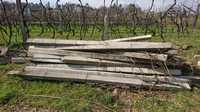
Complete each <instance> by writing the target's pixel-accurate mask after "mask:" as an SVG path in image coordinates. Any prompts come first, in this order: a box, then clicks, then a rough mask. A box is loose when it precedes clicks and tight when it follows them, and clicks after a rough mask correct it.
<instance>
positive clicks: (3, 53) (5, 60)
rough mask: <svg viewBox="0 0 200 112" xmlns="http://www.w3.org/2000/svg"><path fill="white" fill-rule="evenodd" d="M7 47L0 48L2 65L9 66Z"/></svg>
mask: <svg viewBox="0 0 200 112" xmlns="http://www.w3.org/2000/svg"><path fill="white" fill-rule="evenodd" d="M7 51H8V48H7V47H1V46H0V64H7V63H8V62H9V60H8V58H7Z"/></svg>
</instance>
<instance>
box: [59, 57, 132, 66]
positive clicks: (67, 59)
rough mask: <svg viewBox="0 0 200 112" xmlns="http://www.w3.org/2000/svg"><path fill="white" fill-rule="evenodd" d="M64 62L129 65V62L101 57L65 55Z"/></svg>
mask: <svg viewBox="0 0 200 112" xmlns="http://www.w3.org/2000/svg"><path fill="white" fill-rule="evenodd" d="M62 61H63V62H64V63H69V64H80V65H96V66H103V65H106V66H131V65H132V64H131V63H125V62H117V61H109V60H101V59H92V58H86V57H81V56H65V57H64V58H62Z"/></svg>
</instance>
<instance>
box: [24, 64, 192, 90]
mask: <svg viewBox="0 0 200 112" xmlns="http://www.w3.org/2000/svg"><path fill="white" fill-rule="evenodd" d="M22 76H29V77H30V76H31V77H38V78H42V79H44V78H47V79H52V80H56V79H58V80H60V79H61V80H62V79H74V80H83V81H100V82H110V83H122V84H129V85H134V86H155V87H157V86H159V84H161V85H162V86H161V87H166V86H164V85H171V86H174V87H179V88H185V89H191V88H190V85H189V84H188V82H187V80H185V79H181V78H180V79H175V78H173V77H171V78H170V77H163V78H161V77H156V78H155V77H151V76H148V77H147V76H142V77H141V76H138V75H132V74H131V75H130V74H121V73H107V72H96V71H84V70H72V69H60V68H58V69H57V68H53V69H52V68H42V67H26V68H25V74H23V75H22ZM167 79H168V80H167ZM158 80H159V81H158ZM154 81H155V82H159V83H158V85H157V84H155V83H154Z"/></svg>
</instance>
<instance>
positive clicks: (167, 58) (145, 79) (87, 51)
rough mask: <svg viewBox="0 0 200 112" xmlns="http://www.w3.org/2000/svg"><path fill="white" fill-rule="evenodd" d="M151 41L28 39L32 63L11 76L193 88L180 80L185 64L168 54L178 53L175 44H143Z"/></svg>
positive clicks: (129, 39)
mask: <svg viewBox="0 0 200 112" xmlns="http://www.w3.org/2000/svg"><path fill="white" fill-rule="evenodd" d="M149 39H151V35H147V36H138V37H129V38H122V39H115V40H107V41H83V40H58V39H29V40H28V41H27V44H28V45H29V46H30V47H29V49H28V57H27V59H29V61H30V62H31V63H30V64H29V65H27V66H26V67H25V69H24V71H23V72H22V73H20V74H19V73H18V72H11V73H12V74H15V73H17V74H18V75H20V76H23V77H28V78H35V79H46V80H76V81H83V82H87V81H91V82H99V83H109V84H126V85H129V86H134V87H150V88H156V89H158V88H159V89H165V88H176V89H191V87H190V82H191V81H190V80H189V79H187V78H185V77H181V76H182V74H183V72H182V70H183V69H182V67H183V65H184V63H183V62H182V61H180V60H178V59H176V58H174V56H173V55H168V53H169V51H173V50H176V49H175V48H174V46H173V44H171V43H159V42H144V41H146V40H149ZM139 41H140V42H139ZM20 62H21V61H20ZM185 69H187V68H185V67H184V70H185ZM17 74H16V75H17Z"/></svg>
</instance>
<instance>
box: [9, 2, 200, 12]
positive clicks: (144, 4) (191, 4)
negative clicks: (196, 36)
mask: <svg viewBox="0 0 200 112" xmlns="http://www.w3.org/2000/svg"><path fill="white" fill-rule="evenodd" d="M5 1H12V2H14V1H15V0H5ZM22 1H25V0H22ZM28 1H29V2H34V3H39V1H40V0H28ZM42 1H43V3H44V4H46V3H47V2H50V3H51V5H52V6H54V5H55V2H56V0H42ZM118 1H119V4H123V5H126V4H130V3H136V4H137V5H139V6H140V7H142V8H143V9H148V8H149V7H150V5H151V1H152V0H118ZM173 1H174V0H155V4H154V8H156V9H158V10H164V9H166V7H168V6H169V5H170V4H172V3H173ZM66 2H68V3H79V1H78V0H60V2H59V3H60V4H62V3H66ZM82 2H83V4H86V3H88V4H89V5H90V6H92V7H100V6H103V0H82ZM110 2H111V0H106V5H107V6H108V5H109V4H110ZM114 2H116V0H114ZM178 2H181V3H184V4H187V5H188V6H189V7H196V6H195V5H197V2H199V3H200V0H178Z"/></svg>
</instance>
